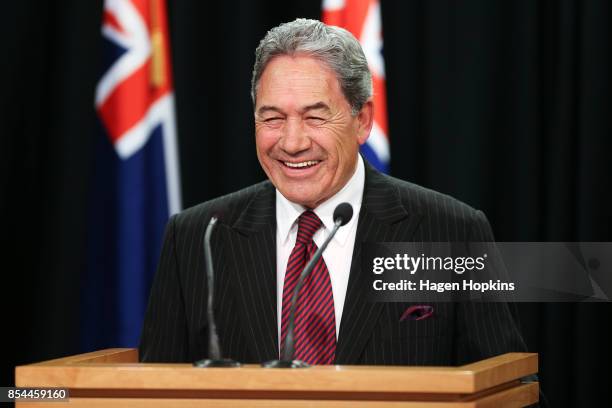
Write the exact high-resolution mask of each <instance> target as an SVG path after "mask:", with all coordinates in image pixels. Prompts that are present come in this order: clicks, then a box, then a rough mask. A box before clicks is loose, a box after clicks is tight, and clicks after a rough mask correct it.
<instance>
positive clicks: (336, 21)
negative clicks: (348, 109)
mask: <svg viewBox="0 0 612 408" xmlns="http://www.w3.org/2000/svg"><path fill="white" fill-rule="evenodd" d="M322 5H323V16H322V21H323V22H324V23H325V24H330V25H334V26H338V27H342V28H345V29H346V30H348V31H350V32H351V34H353V35H354V36H355V38H357V39H358V40H359V42H360V43H361V46H362V48H363V51H364V53H365V56H366V58H367V60H368V65H369V67H370V72H371V73H372V87H373V91H374V125H373V126H372V132H370V137H369V138H368V140H367V142H366V143H365V144H363V145H362V146H361V154H363V155H364V157H365V158H366V159H367V160H368V162H370V164H372V165H373V166H374V167H376V168H377V169H378V170H380V171H383V172H385V173H387V172H388V171H389V161H390V152H389V150H390V148H389V130H388V126H387V96H386V89H385V61H384V59H383V54H382V49H383V37H382V17H381V14H380V2H379V0H323V3H322Z"/></svg>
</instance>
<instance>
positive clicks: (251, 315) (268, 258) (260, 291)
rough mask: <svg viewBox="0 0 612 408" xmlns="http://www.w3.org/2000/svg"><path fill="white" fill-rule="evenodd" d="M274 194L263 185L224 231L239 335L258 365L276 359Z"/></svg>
mask: <svg viewBox="0 0 612 408" xmlns="http://www.w3.org/2000/svg"><path fill="white" fill-rule="evenodd" d="M274 191H275V190H274V187H273V186H272V184H270V183H267V184H265V185H264V187H263V188H262V189H261V190H260V191H259V192H258V193H256V195H255V197H254V198H253V199H252V201H251V202H250V203H249V204H248V205H247V208H246V209H245V210H244V211H243V212H242V214H241V215H240V216H239V217H238V219H237V220H236V222H235V223H234V224H233V225H232V227H231V228H227V230H228V231H227V233H228V234H229V235H228V236H229V238H230V239H229V246H230V248H228V249H227V251H226V253H228V254H229V257H228V258H229V259H228V264H230V265H232V268H231V269H233V276H234V279H233V282H234V286H235V289H236V291H237V298H236V299H237V301H238V303H239V304H240V306H241V311H242V313H243V316H244V318H243V319H240V320H241V321H242V326H243V329H244V330H243V333H244V335H245V336H246V338H247V343H248V345H249V346H252V349H253V352H254V354H255V356H256V359H257V361H259V362H261V361H266V360H270V359H274V358H277V357H278V337H277V332H278V328H277V316H276V315H277V311H276V210H275V196H274Z"/></svg>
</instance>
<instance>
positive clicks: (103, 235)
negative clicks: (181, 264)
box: [82, 0, 181, 349]
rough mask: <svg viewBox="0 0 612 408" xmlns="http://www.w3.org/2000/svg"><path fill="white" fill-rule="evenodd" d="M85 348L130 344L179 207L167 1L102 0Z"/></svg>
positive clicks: (85, 290) (135, 338) (133, 343)
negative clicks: (168, 228)
mask: <svg viewBox="0 0 612 408" xmlns="http://www.w3.org/2000/svg"><path fill="white" fill-rule="evenodd" d="M101 31H102V51H103V55H102V67H101V68H102V69H101V75H100V79H99V82H98V84H97V87H96V93H95V110H96V112H97V116H98V119H99V124H100V126H99V129H100V135H99V137H98V140H97V141H96V143H95V148H94V163H95V164H94V171H93V177H92V183H91V185H92V188H91V194H90V212H89V213H90V219H89V229H88V262H87V272H86V274H85V279H84V283H83V285H84V288H83V291H82V304H83V306H84V307H83V313H82V333H83V336H82V346H83V348H84V349H96V348H101V347H134V346H137V344H138V340H139V337H140V331H141V326H142V320H143V317H144V312H145V309H146V305H147V301H148V294H149V289H150V286H151V282H152V278H153V275H154V273H155V270H156V265H157V262H158V258H159V253H160V249H161V244H162V239H163V230H164V226H165V224H166V222H167V221H168V218H169V216H170V215H172V214H174V213H176V212H178V211H179V210H180V208H181V198H180V186H179V166H178V159H177V136H176V126H175V118H174V95H173V84H172V69H171V64H170V49H169V37H168V26H167V14H166V4H165V0H105V3H104V11H103V17H102V30H101Z"/></svg>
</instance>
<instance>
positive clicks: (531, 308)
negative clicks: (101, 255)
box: [0, 0, 612, 407]
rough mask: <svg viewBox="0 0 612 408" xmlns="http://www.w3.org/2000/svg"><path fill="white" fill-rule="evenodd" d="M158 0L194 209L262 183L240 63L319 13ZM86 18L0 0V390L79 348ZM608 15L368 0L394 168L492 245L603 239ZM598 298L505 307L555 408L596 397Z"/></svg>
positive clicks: (611, 317) (86, 160) (299, 6)
mask: <svg viewBox="0 0 612 408" xmlns="http://www.w3.org/2000/svg"><path fill="white" fill-rule="evenodd" d="M169 3H171V5H170V25H171V35H172V46H173V47H174V48H173V61H174V72H175V84H176V98H177V110H178V114H177V116H178V127H179V129H178V130H179V138H180V141H179V143H180V157H181V170H182V175H183V180H182V183H183V199H184V204H185V205H186V206H191V205H194V204H196V203H198V202H200V201H203V200H206V199H209V198H212V197H215V196H218V195H220V194H223V193H226V192H229V191H233V190H236V189H238V188H240V187H243V186H246V185H248V184H251V183H253V182H255V181H259V180H261V179H263V177H264V174H263V172H262V171H261V170H260V169H259V166H258V163H257V159H256V156H255V151H254V138H253V125H252V113H251V102H250V99H249V81H250V73H251V68H252V63H253V51H254V49H255V47H256V45H257V43H258V40H259V39H260V38H261V37H262V36H263V35H264V34H265V32H266V30H267V29H269V28H271V27H272V26H274V25H277V24H278V23H280V22H283V21H289V20H292V19H294V18H295V17H311V18H318V17H319V13H320V2H319V1H318V0H311V1H308V0H300V1H293V2H289V1H282V0H276V1H272V0H267V1H266V0H259V1H248V0H242V1H233V2H230V1H224V2H205V1H199V0H176V1H170V2H169ZM101 7H102V2H101V0H97V1H93V2H92V1H81V0H66V1H61V2H60V1H57V2H44V1H40V0H21V1H19V2H10V3H8V2H7V3H6V4H3V10H4V16H5V17H4V19H3V20H4V21H3V24H2V26H1V28H0V30H2V31H1V32H0V34H1V35H0V41H1V50H2V57H1V58H2V63H1V68H2V71H1V75H2V76H1V77H0V78H1V79H2V88H1V89H2V91H1V92H0V103H1V105H0V109H1V110H0V115H1V116H0V119H1V120H0V135H1V137H0V166H1V167H0V194H1V195H0V210H1V213H0V214H2V220H3V222H2V224H3V225H4V228H2V232H3V233H2V234H1V235H2V252H3V254H2V259H1V262H2V263H1V264H0V265H2V266H1V270H2V272H3V273H2V284H0V286H1V287H2V295H3V296H2V303H3V304H2V310H3V314H2V317H3V319H2V325H3V330H2V334H3V338H4V339H6V340H7V344H6V345H5V346H3V348H2V350H3V351H2V353H1V358H2V360H1V362H2V372H1V373H0V385H9V384H12V381H13V367H14V365H15V364H21V363H28V362H32V361H36V360H41V359H48V358H53V357H59V356H62V355H66V354H69V353H76V352H80V351H81V350H80V349H79V345H78V338H79V327H80V321H79V319H80V318H81V317H80V314H79V302H80V301H81V299H80V293H79V286H80V280H79V279H80V276H81V272H82V270H83V265H84V261H85V259H84V249H85V242H86V238H87V230H86V212H87V192H88V187H89V184H88V183H89V177H90V172H91V169H92V166H91V163H92V152H93V150H92V148H93V138H94V134H95V114H94V111H93V108H92V106H93V97H94V88H95V83H96V79H97V76H98V67H99V64H98V62H99V59H98V51H99V27H100V19H101ZM611 8H612V6H611V4H610V2H609V1H608V0H585V1H580V0H559V1H553V0H550V1H544V0H540V1H536V0H513V1H509V0H508V1H504V0H473V1H467V0H466V1H454V0H446V1H443V0H386V1H385V0H383V1H382V15H383V29H384V41H385V50H384V53H385V60H386V71H387V89H388V98H389V101H388V105H389V124H390V134H391V152H392V163H391V169H392V174H393V175H395V176H397V177H400V178H404V179H407V180H411V181H414V182H416V183H419V184H422V185H425V186H427V187H430V188H434V189H437V190H440V191H443V192H445V193H448V194H451V195H454V196H456V197H458V198H459V199H461V200H463V201H465V202H467V203H469V204H471V205H472V206H475V207H477V208H480V209H482V210H484V211H485V212H486V213H487V215H488V216H489V219H490V221H491V223H492V225H493V229H494V231H495V234H496V238H497V239H498V240H499V241H514V240H524V241H529V240H530V241H561V240H567V241H612V239H611V238H612V237H611V235H612V234H611V232H612V217H611V215H610V214H611V211H610V208H611V205H612V188H611V187H612V185H611V182H610V180H611V179H612V177H611V174H612V164H611V162H610V159H609V157H610V153H611V152H612V140H611V136H612V132H611V130H612V129H611V124H612V119H610V116H611V114H612V110H611V103H610V102H611V100H610V99H611V96H612V90H611V84H610V76H611V73H612V64H611V53H612V44H611V41H612V32H611V29H610V23H611V22H612V11H611ZM610 306H611V305H610V304H588V305H586V304H520V305H519V319H520V323H521V326H522V328H523V332H524V335H525V338H526V341H527V342H528V345H529V348H530V349H531V350H532V351H537V352H539V353H540V362H541V363H540V377H541V381H542V387H543V389H544V392H545V393H546V394H547V396H548V399H549V401H550V403H551V406H554V407H566V406H567V407H574V406H605V405H608V404H609V403H610V402H609V401H610V385H611V381H612V380H611V375H610V374H609V366H610V363H612V352H611V351H610V344H612V330H611V328H610V326H611V323H612V308H611V307H610ZM602 399H603V400H602ZM597 401H600V402H597ZM602 401H607V402H605V403H604V402H602Z"/></svg>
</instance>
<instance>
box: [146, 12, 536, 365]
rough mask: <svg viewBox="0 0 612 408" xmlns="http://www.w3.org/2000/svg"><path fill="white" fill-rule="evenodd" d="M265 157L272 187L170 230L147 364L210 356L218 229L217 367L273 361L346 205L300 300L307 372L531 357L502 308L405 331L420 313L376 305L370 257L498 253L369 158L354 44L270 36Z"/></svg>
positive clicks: (459, 218) (435, 196)
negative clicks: (432, 246)
mask: <svg viewBox="0 0 612 408" xmlns="http://www.w3.org/2000/svg"><path fill="white" fill-rule="evenodd" d="M251 92H252V98H253V103H254V115H255V128H256V145H257V157H258V158H259V162H260V163H261V166H262V167H263V169H264V171H265V172H266V174H267V176H268V178H269V180H268V181H265V182H262V183H259V184H256V185H254V186H251V187H249V188H246V189H244V190H241V191H238V192H236V193H233V194H230V195H227V196H224V197H220V198H217V199H215V200H212V201H209V202H206V203H203V204H200V205H198V206H196V207H193V208H191V209H188V210H186V211H184V212H182V213H181V214H179V215H177V216H174V217H173V218H172V219H171V220H170V221H169V223H168V227H167V230H166V237H165V243H164V247H163V252H162V256H161V260H160V264H159V270H158V273H157V276H156V278H155V281H154V284H153V288H152V291H151V298H150V303H149V308H148V311H147V315H146V318H145V323H144V328H143V333H142V339H141V344H140V349H139V352H140V359H141V360H142V361H149V362H188V361H194V360H197V359H202V358H205V357H206V356H207V339H208V336H207V322H206V295H205V294H206V276H205V262H204V257H203V253H202V252H203V251H202V241H203V236H204V230H205V228H206V225H207V224H208V222H209V220H210V218H211V217H212V216H213V215H215V214H218V213H219V212H222V217H221V224H220V225H219V226H218V227H217V229H216V230H215V233H214V236H213V239H212V251H213V254H214V257H213V258H214V259H213V262H214V266H215V272H216V278H215V296H216V303H215V305H214V308H215V315H216V318H217V323H218V329H219V335H220V341H221V346H222V349H223V355H224V357H227V358H233V359H235V360H238V361H240V362H243V363H247V362H250V363H254V362H262V361H266V360H272V359H276V358H278V357H279V352H280V351H281V350H282V344H283V342H284V338H285V335H286V329H287V315H288V308H289V307H288V306H289V299H290V297H291V295H292V294H293V289H295V282H296V279H297V276H298V275H299V273H300V272H301V270H302V269H303V268H304V264H305V263H306V262H307V260H308V259H309V257H310V256H312V254H313V253H314V251H315V250H316V248H318V246H319V245H321V243H322V242H323V240H324V239H325V237H326V236H327V235H328V234H329V231H330V230H331V228H332V226H333V220H332V213H333V211H334V208H335V207H336V205H337V204H339V203H341V202H349V203H350V204H351V205H352V207H353V209H354V215H353V218H352V219H351V220H350V222H349V223H348V224H347V225H346V226H344V227H342V228H341V229H340V230H339V232H338V234H337V235H336V236H335V237H334V238H333V239H332V241H331V243H330V245H329V247H328V249H327V250H326V252H325V254H324V256H323V259H322V260H321V261H320V262H319V263H318V264H317V267H316V268H315V269H314V270H313V273H312V274H311V275H310V276H309V278H308V279H307V280H306V282H305V283H304V287H303V288H302V290H300V292H299V294H298V306H297V310H298V313H297V315H296V325H295V326H296V331H295V350H296V354H295V356H296V358H298V359H302V360H304V361H306V362H309V363H311V364H402V365H455V364H457V365H458V364H464V363H468V362H472V361H475V360H480V359H483V358H486V357H490V356H493V355H497V354H502V353H505V352H511V351H524V349H525V346H524V344H523V341H522V339H521V337H520V334H519V333H518V331H517V329H516V326H515V324H514V322H513V320H512V317H511V314H510V312H509V310H508V307H507V305H505V304H503V303H490V304H485V303H473V304H472V303H439V304H435V305H433V306H434V309H433V310H434V313H430V317H429V318H427V319H419V320H411V319H407V320H403V319H401V317H402V315H403V314H404V312H405V311H406V310H408V308H409V307H410V306H413V305H412V304H410V303H382V302H379V303H376V302H369V301H367V300H366V297H367V296H366V294H367V293H368V290H369V286H370V285H371V277H370V274H371V273H370V274H368V273H367V271H364V270H361V267H360V265H359V261H358V259H359V256H360V253H361V248H362V244H363V243H364V242H401V241H492V240H493V237H492V234H491V229H490V227H489V224H488V222H487V220H486V218H485V216H484V214H483V213H482V212H480V211H477V210H474V209H472V208H470V207H469V206H467V205H465V204H463V203H461V202H459V201H457V200H455V199H453V198H451V197H448V196H446V195H442V194H440V193H436V192H434V191H431V190H427V189H425V188H422V187H419V186H416V185H414V184H410V183H407V182H404V181H401V180H397V179H394V178H391V177H388V176H386V175H383V174H381V173H379V172H377V171H376V170H374V169H373V168H372V167H370V166H369V165H368V164H367V163H366V162H364V160H363V158H362V157H361V156H360V155H359V146H360V145H361V144H363V143H364V142H365V141H366V139H367V138H368V135H369V133H370V129H371V127H372V119H373V118H372V116H373V106H372V85H371V77H370V72H369V70H368V65H367V62H366V59H365V56H364V54H363V51H362V49H361V47H360V45H359V43H358V42H357V40H356V39H355V38H354V37H353V36H352V35H351V34H350V33H348V32H347V31H345V30H343V29H341V28H338V27H331V26H326V25H324V24H323V23H321V22H318V21H314V20H304V19H298V20H295V21H293V22H290V23H287V24H283V25H281V26H278V27H276V28H274V29H273V30H271V31H270V32H268V34H267V35H266V36H265V38H264V39H263V40H262V41H261V43H260V45H259V47H258V48H257V51H256V61H255V66H254V71H253V79H252V88H251Z"/></svg>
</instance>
